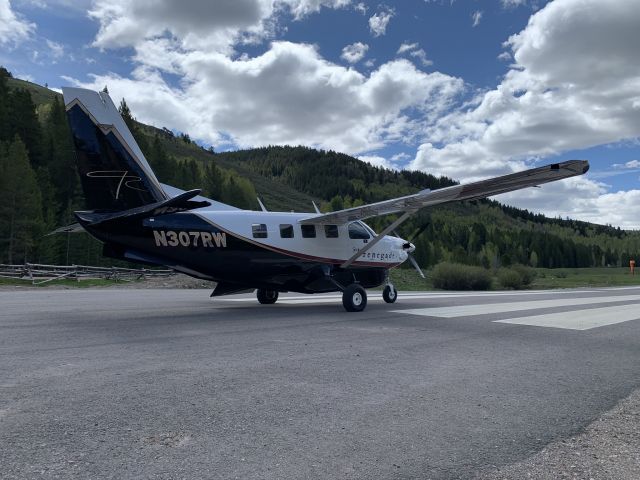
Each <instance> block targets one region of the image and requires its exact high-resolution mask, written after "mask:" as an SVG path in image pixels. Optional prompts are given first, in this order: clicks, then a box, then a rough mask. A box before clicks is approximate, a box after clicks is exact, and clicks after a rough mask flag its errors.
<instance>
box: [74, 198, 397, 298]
mask: <svg viewBox="0 0 640 480" xmlns="http://www.w3.org/2000/svg"><path fill="white" fill-rule="evenodd" d="M309 215H310V214H309V213H287V212H259V211H250V210H223V211H218V210H209V209H199V210H193V211H190V212H180V213H173V214H163V215H159V216H154V217H149V218H145V219H144V220H142V221H140V220H132V221H131V222H124V223H123V222H122V221H120V222H118V224H117V225H115V224H114V225H107V226H106V227H107V228H96V227H92V226H91V225H87V226H86V228H87V229H88V230H89V231H90V233H92V234H93V235H94V236H96V237H97V238H98V239H100V240H101V241H103V242H105V244H106V248H105V253H106V254H108V255H110V256H113V257H116V258H121V259H126V260H130V261H138V262H146V263H150V264H159V265H169V266H171V267H172V268H174V269H176V270H178V271H182V272H184V273H188V274H189V275H193V276H197V277H200V278H203V279H207V280H213V281H216V282H219V283H223V284H224V285H225V286H226V287H225V288H221V289H219V290H218V294H223V293H231V292H233V291H238V290H240V289H245V288H247V289H248V288H265V289H271V290H276V291H294V292H301V293H315V292H328V291H336V290H338V288H337V287H336V284H335V281H337V282H344V283H346V284H350V283H352V282H353V281H354V279H355V281H357V282H358V283H360V284H361V285H362V286H363V287H365V288H372V287H377V286H379V285H381V284H382V283H384V282H385V280H386V278H387V274H388V270H389V269H390V268H393V267H395V266H397V265H399V264H401V263H402V262H404V261H405V260H406V259H407V250H408V249H407V245H408V244H407V242H406V241H404V240H402V239H400V238H397V237H391V236H386V237H385V238H383V239H382V240H380V241H379V242H378V243H377V244H376V245H374V246H373V248H371V249H370V250H368V251H367V252H365V253H364V254H363V255H362V256H361V257H358V258H357V259H356V260H355V261H354V262H353V263H352V264H351V265H349V267H348V268H341V265H342V264H343V263H344V262H346V261H347V260H348V259H349V258H350V257H352V256H353V255H354V254H356V253H357V252H358V251H359V250H360V249H362V248H363V247H364V246H365V245H366V244H367V243H368V242H370V241H372V240H373V238H375V232H373V230H371V229H370V228H369V227H368V226H367V225H366V224H364V223H363V222H360V221H357V222H352V223H349V224H344V225H305V224H300V223H299V221H300V220H302V219H303V218H308V217H309ZM328 275H330V276H331V277H332V279H333V281H329V280H328V278H327V277H328Z"/></svg>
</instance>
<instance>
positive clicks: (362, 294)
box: [342, 283, 367, 312]
mask: <svg viewBox="0 0 640 480" xmlns="http://www.w3.org/2000/svg"><path fill="white" fill-rule="evenodd" d="M342 305H343V306H344V309H345V310H346V311H347V312H361V311H363V310H364V309H365V307H366V306H367V292H366V291H365V289H364V288H362V287H361V286H360V285H358V284H357V283H352V284H351V285H349V286H348V287H347V288H346V289H345V291H344V292H342Z"/></svg>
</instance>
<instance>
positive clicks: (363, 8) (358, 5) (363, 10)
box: [353, 2, 367, 15]
mask: <svg viewBox="0 0 640 480" xmlns="http://www.w3.org/2000/svg"><path fill="white" fill-rule="evenodd" d="M353 8H354V9H355V10H356V11H357V12H360V13H361V14H362V15H366V14H367V6H366V5H365V4H364V3H363V2H359V3H356V4H355V5H354V6H353Z"/></svg>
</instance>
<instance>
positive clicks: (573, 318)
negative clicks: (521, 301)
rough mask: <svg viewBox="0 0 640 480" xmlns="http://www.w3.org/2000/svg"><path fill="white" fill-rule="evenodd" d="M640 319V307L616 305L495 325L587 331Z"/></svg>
mask: <svg viewBox="0 0 640 480" xmlns="http://www.w3.org/2000/svg"><path fill="white" fill-rule="evenodd" d="M638 319H640V305H638V304H633V305H622V306H620V305H618V306H615V307H602V308H591V309H588V310H574V311H572V312H561V313H550V314H546V315H533V316H530V317H520V318H511V319H509V320H495V322H496V323H512V324H516V325H530V326H534V327H553V328H566V329H570V330H589V329H591V328H596V327H603V326H605V325H614V324H616V323H623V322H629V321H631V320H638Z"/></svg>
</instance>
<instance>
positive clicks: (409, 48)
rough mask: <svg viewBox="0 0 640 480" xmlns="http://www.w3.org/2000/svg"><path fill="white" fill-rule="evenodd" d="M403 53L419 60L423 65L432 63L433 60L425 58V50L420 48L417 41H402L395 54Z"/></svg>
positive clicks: (426, 65)
mask: <svg viewBox="0 0 640 480" xmlns="http://www.w3.org/2000/svg"><path fill="white" fill-rule="evenodd" d="M405 53H407V54H409V55H410V56H412V57H414V58H417V59H418V60H420V63H421V64H422V65H423V66H425V67H428V66H429V65H433V62H432V61H431V60H429V59H428V58H427V52H425V51H424V49H422V48H420V45H419V44H418V43H403V44H402V45H400V47H399V48H398V51H397V52H396V54H397V55H402V54H405Z"/></svg>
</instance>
